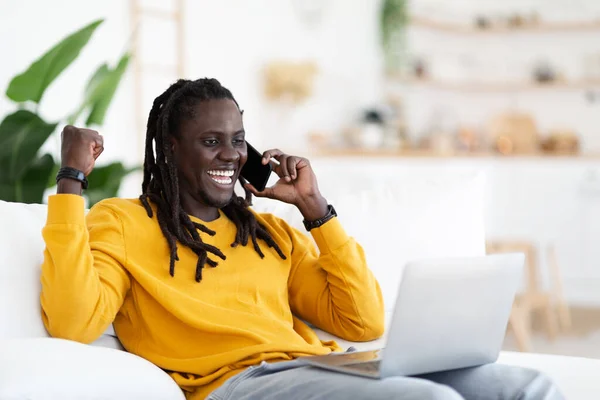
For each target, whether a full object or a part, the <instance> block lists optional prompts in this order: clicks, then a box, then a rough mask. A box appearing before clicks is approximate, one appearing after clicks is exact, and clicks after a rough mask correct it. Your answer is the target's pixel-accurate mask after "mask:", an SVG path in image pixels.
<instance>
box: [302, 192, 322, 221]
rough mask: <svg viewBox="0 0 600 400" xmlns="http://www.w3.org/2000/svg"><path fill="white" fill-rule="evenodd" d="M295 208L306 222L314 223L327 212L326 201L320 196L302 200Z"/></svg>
mask: <svg viewBox="0 0 600 400" xmlns="http://www.w3.org/2000/svg"><path fill="white" fill-rule="evenodd" d="M297 207H298V210H300V213H301V214H302V216H303V217H304V219H305V220H306V221H315V220H317V219H319V218H323V217H324V216H325V215H327V212H328V211H329V208H328V204H327V200H326V199H325V197H323V196H321V195H320V194H319V195H316V196H310V197H308V198H306V199H303V201H302V202H301V203H299V204H298V205H297Z"/></svg>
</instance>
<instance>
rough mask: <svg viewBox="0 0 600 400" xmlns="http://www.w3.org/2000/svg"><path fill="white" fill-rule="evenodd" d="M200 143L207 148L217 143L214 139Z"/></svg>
mask: <svg viewBox="0 0 600 400" xmlns="http://www.w3.org/2000/svg"><path fill="white" fill-rule="evenodd" d="M202 142H203V143H204V144H205V145H207V146H216V145H217V144H218V143H219V142H217V141H216V140H215V139H206V140H203V141H202Z"/></svg>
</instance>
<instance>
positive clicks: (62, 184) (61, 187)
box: [56, 178, 83, 195]
mask: <svg viewBox="0 0 600 400" xmlns="http://www.w3.org/2000/svg"><path fill="white" fill-rule="evenodd" d="M82 191H83V184H82V183H81V182H80V181H78V180H76V179H71V178H62V179H61V180H59V181H58V183H57V184H56V193H58V194H62V193H68V194H78V195H81V193H82Z"/></svg>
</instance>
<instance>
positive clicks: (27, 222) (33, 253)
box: [0, 201, 114, 339]
mask: <svg viewBox="0 0 600 400" xmlns="http://www.w3.org/2000/svg"><path fill="white" fill-rule="evenodd" d="M46 214H47V206H46V205H41V204H22V203H9V202H5V201H0V221H2V224H1V225H0V339H8V338H33V337H48V333H47V332H46V329H45V328H44V324H43V323H42V318H41V306H40V290H41V283H40V266H41V264H42V261H43V252H44V248H45V245H44V240H43V238H42V228H43V227H44V224H45V223H46ZM105 334H106V335H111V336H114V330H113V328H112V326H110V327H109V329H108V330H107V332H106V333H105Z"/></svg>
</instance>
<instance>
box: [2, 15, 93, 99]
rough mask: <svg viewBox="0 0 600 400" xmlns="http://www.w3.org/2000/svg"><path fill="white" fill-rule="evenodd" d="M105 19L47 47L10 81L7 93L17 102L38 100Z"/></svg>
mask: <svg viewBox="0 0 600 400" xmlns="http://www.w3.org/2000/svg"><path fill="white" fill-rule="evenodd" d="M102 22H103V20H102V19H100V20H97V21H94V22H92V23H91V24H89V25H87V26H86V27H84V28H82V29H80V30H78V31H77V32H75V33H73V34H71V35H69V36H67V37H66V38H64V39H63V40H62V41H60V42H59V43H58V44H56V45H55V46H54V47H53V48H51V49H50V50H48V51H47V52H46V53H45V54H44V55H43V56H41V57H40V58H39V59H37V60H36V61H35V62H34V63H33V64H31V65H30V66H29V68H27V70H26V71H25V72H23V73H21V74H19V75H17V76H15V77H14V78H13V79H12V80H11V81H10V84H9V85H8V89H7V90H6V96H8V98H10V99H11V100H13V101H16V102H23V101H29V100H30V101H33V102H35V103H39V102H40V100H41V99H42V96H43V95H44V92H45V91H46V89H47V88H48V86H50V84H51V83H52V82H53V81H54V79H56V77H57V76H59V75H60V74H61V73H62V72H63V71H64V70H65V69H66V68H67V67H68V66H69V65H70V64H71V63H72V62H73V61H74V60H75V59H76V58H77V56H78V55H79V53H80V52H81V49H83V48H84V47H85V45H86V44H87V43H88V41H89V40H90V38H91V36H92V34H93V33H94V31H95V30H96V28H97V27H98V26H99V25H100V24H101V23H102Z"/></svg>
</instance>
